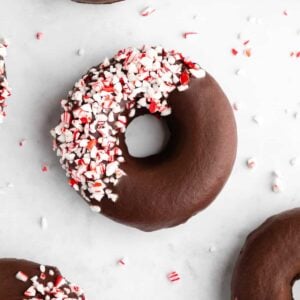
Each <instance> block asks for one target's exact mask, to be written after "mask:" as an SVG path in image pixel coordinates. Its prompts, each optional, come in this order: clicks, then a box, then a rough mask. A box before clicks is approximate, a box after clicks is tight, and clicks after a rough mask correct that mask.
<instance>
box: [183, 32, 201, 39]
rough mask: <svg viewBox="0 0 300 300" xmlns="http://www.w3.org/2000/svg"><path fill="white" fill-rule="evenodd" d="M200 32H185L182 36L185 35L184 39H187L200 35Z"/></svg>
mask: <svg viewBox="0 0 300 300" xmlns="http://www.w3.org/2000/svg"><path fill="white" fill-rule="evenodd" d="M198 34H199V33H198V32H196V31H188V32H184V33H183V34H182V36H183V38H184V39H187V38H189V37H190V36H193V35H198Z"/></svg>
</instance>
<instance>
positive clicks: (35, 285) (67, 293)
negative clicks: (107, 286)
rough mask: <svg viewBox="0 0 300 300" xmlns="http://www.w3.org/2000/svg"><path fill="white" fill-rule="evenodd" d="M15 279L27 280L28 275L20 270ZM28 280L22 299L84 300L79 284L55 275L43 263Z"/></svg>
mask: <svg viewBox="0 0 300 300" xmlns="http://www.w3.org/2000/svg"><path fill="white" fill-rule="evenodd" d="M49 276H50V277H51V278H50V280H49ZM16 279H18V280H20V281H22V282H27V281H29V276H28V275H26V274H25V273H23V272H22V271H20V272H18V273H17V274H16ZM30 281H31V286H29V287H28V288H27V289H26V290H25V291H24V297H25V298H24V300H43V299H44V300H55V299H59V300H75V299H76V300H85V296H84V294H83V291H82V289H81V288H80V287H79V286H77V285H75V284H72V283H70V282H68V281H67V280H66V279H65V278H64V277H62V276H61V275H58V276H56V277H55V271H54V270H53V269H51V268H47V267H45V266H43V265H41V266H40V273H39V274H37V275H36V276H33V277H32V278H30Z"/></svg>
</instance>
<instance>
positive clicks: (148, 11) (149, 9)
mask: <svg viewBox="0 0 300 300" xmlns="http://www.w3.org/2000/svg"><path fill="white" fill-rule="evenodd" d="M155 11H156V9H155V8H153V7H151V6H148V7H145V8H144V9H143V10H142V11H141V13H140V14H141V16H143V17H147V16H150V15H151V14H153V13H154V12H155Z"/></svg>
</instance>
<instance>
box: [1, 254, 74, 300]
mask: <svg viewBox="0 0 300 300" xmlns="http://www.w3.org/2000/svg"><path fill="white" fill-rule="evenodd" d="M46 269H47V270H49V269H51V270H53V271H54V274H53V275H52V276H51V275H49V273H48V272H46V273H45V275H46V278H45V279H44V280H40V281H41V282H43V283H44V282H50V281H51V282H53V281H54V280H55V279H56V278H57V277H58V276H61V273H60V272H59V270H58V269H57V268H55V267H48V266H47V267H46ZM19 271H21V272H23V273H25V274H26V275H27V276H28V277H29V279H28V281H27V282H23V281H20V280H18V279H16V274H17V273H18V272H19ZM39 274H40V265H39V264H37V263H34V262H30V261H27V260H19V259H0V299H1V300H23V299H31V298H32V297H25V296H24V292H25V291H26V290H27V289H28V288H29V287H30V286H31V284H32V283H31V281H30V278H31V277H33V276H38V275H39ZM64 287H66V288H68V284H65V285H63V286H62V288H64ZM70 297H73V299H78V297H76V295H74V294H70ZM38 299H40V298H38Z"/></svg>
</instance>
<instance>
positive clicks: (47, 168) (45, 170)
mask: <svg viewBox="0 0 300 300" xmlns="http://www.w3.org/2000/svg"><path fill="white" fill-rule="evenodd" d="M41 169H42V172H43V173H46V172H48V171H49V166H48V164H46V163H44V164H43V165H42V167H41Z"/></svg>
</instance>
